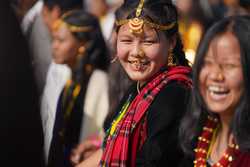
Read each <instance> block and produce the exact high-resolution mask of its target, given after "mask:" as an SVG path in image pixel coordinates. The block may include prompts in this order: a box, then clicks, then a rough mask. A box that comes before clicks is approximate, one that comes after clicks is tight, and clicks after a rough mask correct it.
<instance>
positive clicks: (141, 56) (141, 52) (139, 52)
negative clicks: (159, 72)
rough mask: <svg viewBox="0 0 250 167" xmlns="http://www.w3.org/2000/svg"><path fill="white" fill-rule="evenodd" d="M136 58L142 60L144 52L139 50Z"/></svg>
mask: <svg viewBox="0 0 250 167" xmlns="http://www.w3.org/2000/svg"><path fill="white" fill-rule="evenodd" d="M138 56H139V57H140V58H144V57H145V52H144V51H143V50H142V49H140V50H139V51H138Z"/></svg>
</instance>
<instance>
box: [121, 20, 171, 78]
mask: <svg viewBox="0 0 250 167" xmlns="http://www.w3.org/2000/svg"><path fill="white" fill-rule="evenodd" d="M170 45H172V44H170V43H169V40H167V39H166V37H165V36H164V34H163V33H162V32H159V33H157V32H156V31H155V30H154V29H152V28H150V27H148V26H147V25H144V32H143V33H142V34H140V35H135V34H133V33H131V32H130V28H129V25H128V24H124V25H123V26H121V27H120V29H119V31H118V34H117V56H118V58H119V60H120V62H121V65H122V66H123V68H124V69H125V71H126V72H127V74H128V75H129V77H130V78H131V79H132V80H134V81H140V82H146V81H147V80H148V79H150V78H151V77H152V76H153V75H154V74H155V73H157V72H158V71H159V70H160V68H161V67H162V66H165V65H166V64H167V54H168V50H169V48H170V47H172V46H170Z"/></svg>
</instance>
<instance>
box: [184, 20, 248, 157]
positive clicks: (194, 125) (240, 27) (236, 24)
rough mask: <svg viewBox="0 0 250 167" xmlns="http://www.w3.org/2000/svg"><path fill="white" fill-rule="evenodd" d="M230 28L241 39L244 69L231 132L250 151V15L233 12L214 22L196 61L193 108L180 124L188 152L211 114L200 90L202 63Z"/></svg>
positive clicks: (191, 106) (203, 41)
mask: <svg viewBox="0 0 250 167" xmlns="http://www.w3.org/2000/svg"><path fill="white" fill-rule="evenodd" d="M226 32H231V33H233V34H234V35H235V37H236V38H237V40H238V42H239V46H240V52H241V64H242V70H243V71H242V72H243V78H244V79H243V82H244V92H243V95H242V97H241V99H240V102H239V105H238V106H237V107H236V110H235V113H234V116H233V119H232V121H231V125H230V127H231V132H232V134H233V135H234V138H235V140H236V142H237V144H238V145H239V147H240V150H241V151H250V131H249V127H250V106H249V102H250V87H249V85H250V70H249V68H250V46H249V41H248V40H249V39H250V16H233V17H228V18H224V19H223V20H221V21H219V22H217V23H216V24H214V25H213V26H212V27H211V28H210V29H209V30H208V31H207V33H206V34H205V36H204V38H203V39H202V41H201V43H200V45H199V47H198V51H197V55H196V59H195V62H194V65H193V91H192V98H191V99H190V100H191V102H190V108H189V109H188V112H187V113H186V115H185V117H184V118H183V121H182V123H181V126H180V140H181V142H180V143H181V145H182V148H183V150H184V152H185V153H187V154H188V155H191V156H193V155H194V152H193V148H194V147H195V145H194V143H196V140H197V136H198V135H199V134H200V133H201V130H202V129H201V128H202V126H203V124H204V122H205V119H206V118H207V116H208V115H211V114H212V113H211V112H209V111H208V109H207V108H206V105H205V103H204V101H203V98H202V96H201V94H200V91H199V74H200V71H201V69H202V67H203V61H204V57H205V55H206V53H207V51H208V48H209V44H210V43H211V41H212V40H213V39H214V38H216V37H217V36H219V35H221V34H223V33H226ZM213 116H217V115H215V114H214V115H213Z"/></svg>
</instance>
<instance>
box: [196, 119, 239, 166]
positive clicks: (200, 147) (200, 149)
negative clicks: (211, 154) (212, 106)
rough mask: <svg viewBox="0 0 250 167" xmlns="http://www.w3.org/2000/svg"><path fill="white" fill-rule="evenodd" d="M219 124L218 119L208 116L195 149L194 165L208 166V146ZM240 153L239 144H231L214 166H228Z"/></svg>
mask: <svg viewBox="0 0 250 167" xmlns="http://www.w3.org/2000/svg"><path fill="white" fill-rule="evenodd" d="M217 125H218V119H217V118H213V117H211V116H208V119H207V121H206V124H205V126H204V127H203V130H202V133H201V136H199V138H198V143H197V147H196V148H195V149H194V151H195V160H194V167H206V161H207V154H208V148H209V146H210V144H211V140H212V136H213V133H214V131H215V129H216V127H217ZM238 153H239V146H238V145H236V144H229V145H228V147H227V149H226V151H225V152H224V154H223V156H222V157H221V159H220V160H219V161H218V162H217V163H215V164H214V165H213V166H212V167H228V166H229V165H230V164H231V162H232V161H233V160H234V159H235V157H236V156H237V155H238Z"/></svg>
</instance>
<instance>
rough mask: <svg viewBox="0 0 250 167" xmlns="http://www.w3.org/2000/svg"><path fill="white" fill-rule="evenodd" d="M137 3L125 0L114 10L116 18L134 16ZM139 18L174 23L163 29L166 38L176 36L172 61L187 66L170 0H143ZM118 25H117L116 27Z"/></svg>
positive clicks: (161, 23) (175, 13)
mask: <svg viewBox="0 0 250 167" xmlns="http://www.w3.org/2000/svg"><path fill="white" fill-rule="evenodd" d="M138 5H139V0H137V1H135V0H126V1H125V2H124V3H123V5H122V6H121V7H120V8H119V9H118V10H117V11H116V20H122V19H130V18H134V17H135V13H136V12H135V11H136V9H137V7H138ZM139 17H140V18H146V19H148V20H151V21H153V22H154V23H156V24H160V25H166V24H170V23H175V25H174V27H173V28H171V29H170V30H166V31H164V34H165V36H166V37H167V39H170V38H173V37H176V46H175V48H174V50H173V53H174V63H176V64H177V65H183V66H188V61H187V59H186V58H185V53H184V51H183V45H182V41H181V38H180V35H179V30H178V13H177V9H176V7H175V6H174V4H173V3H172V1H171V0H157V1H156V0H145V2H144V5H143V9H142V13H141V15H140V16H139ZM118 28H119V27H117V29H118Z"/></svg>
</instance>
